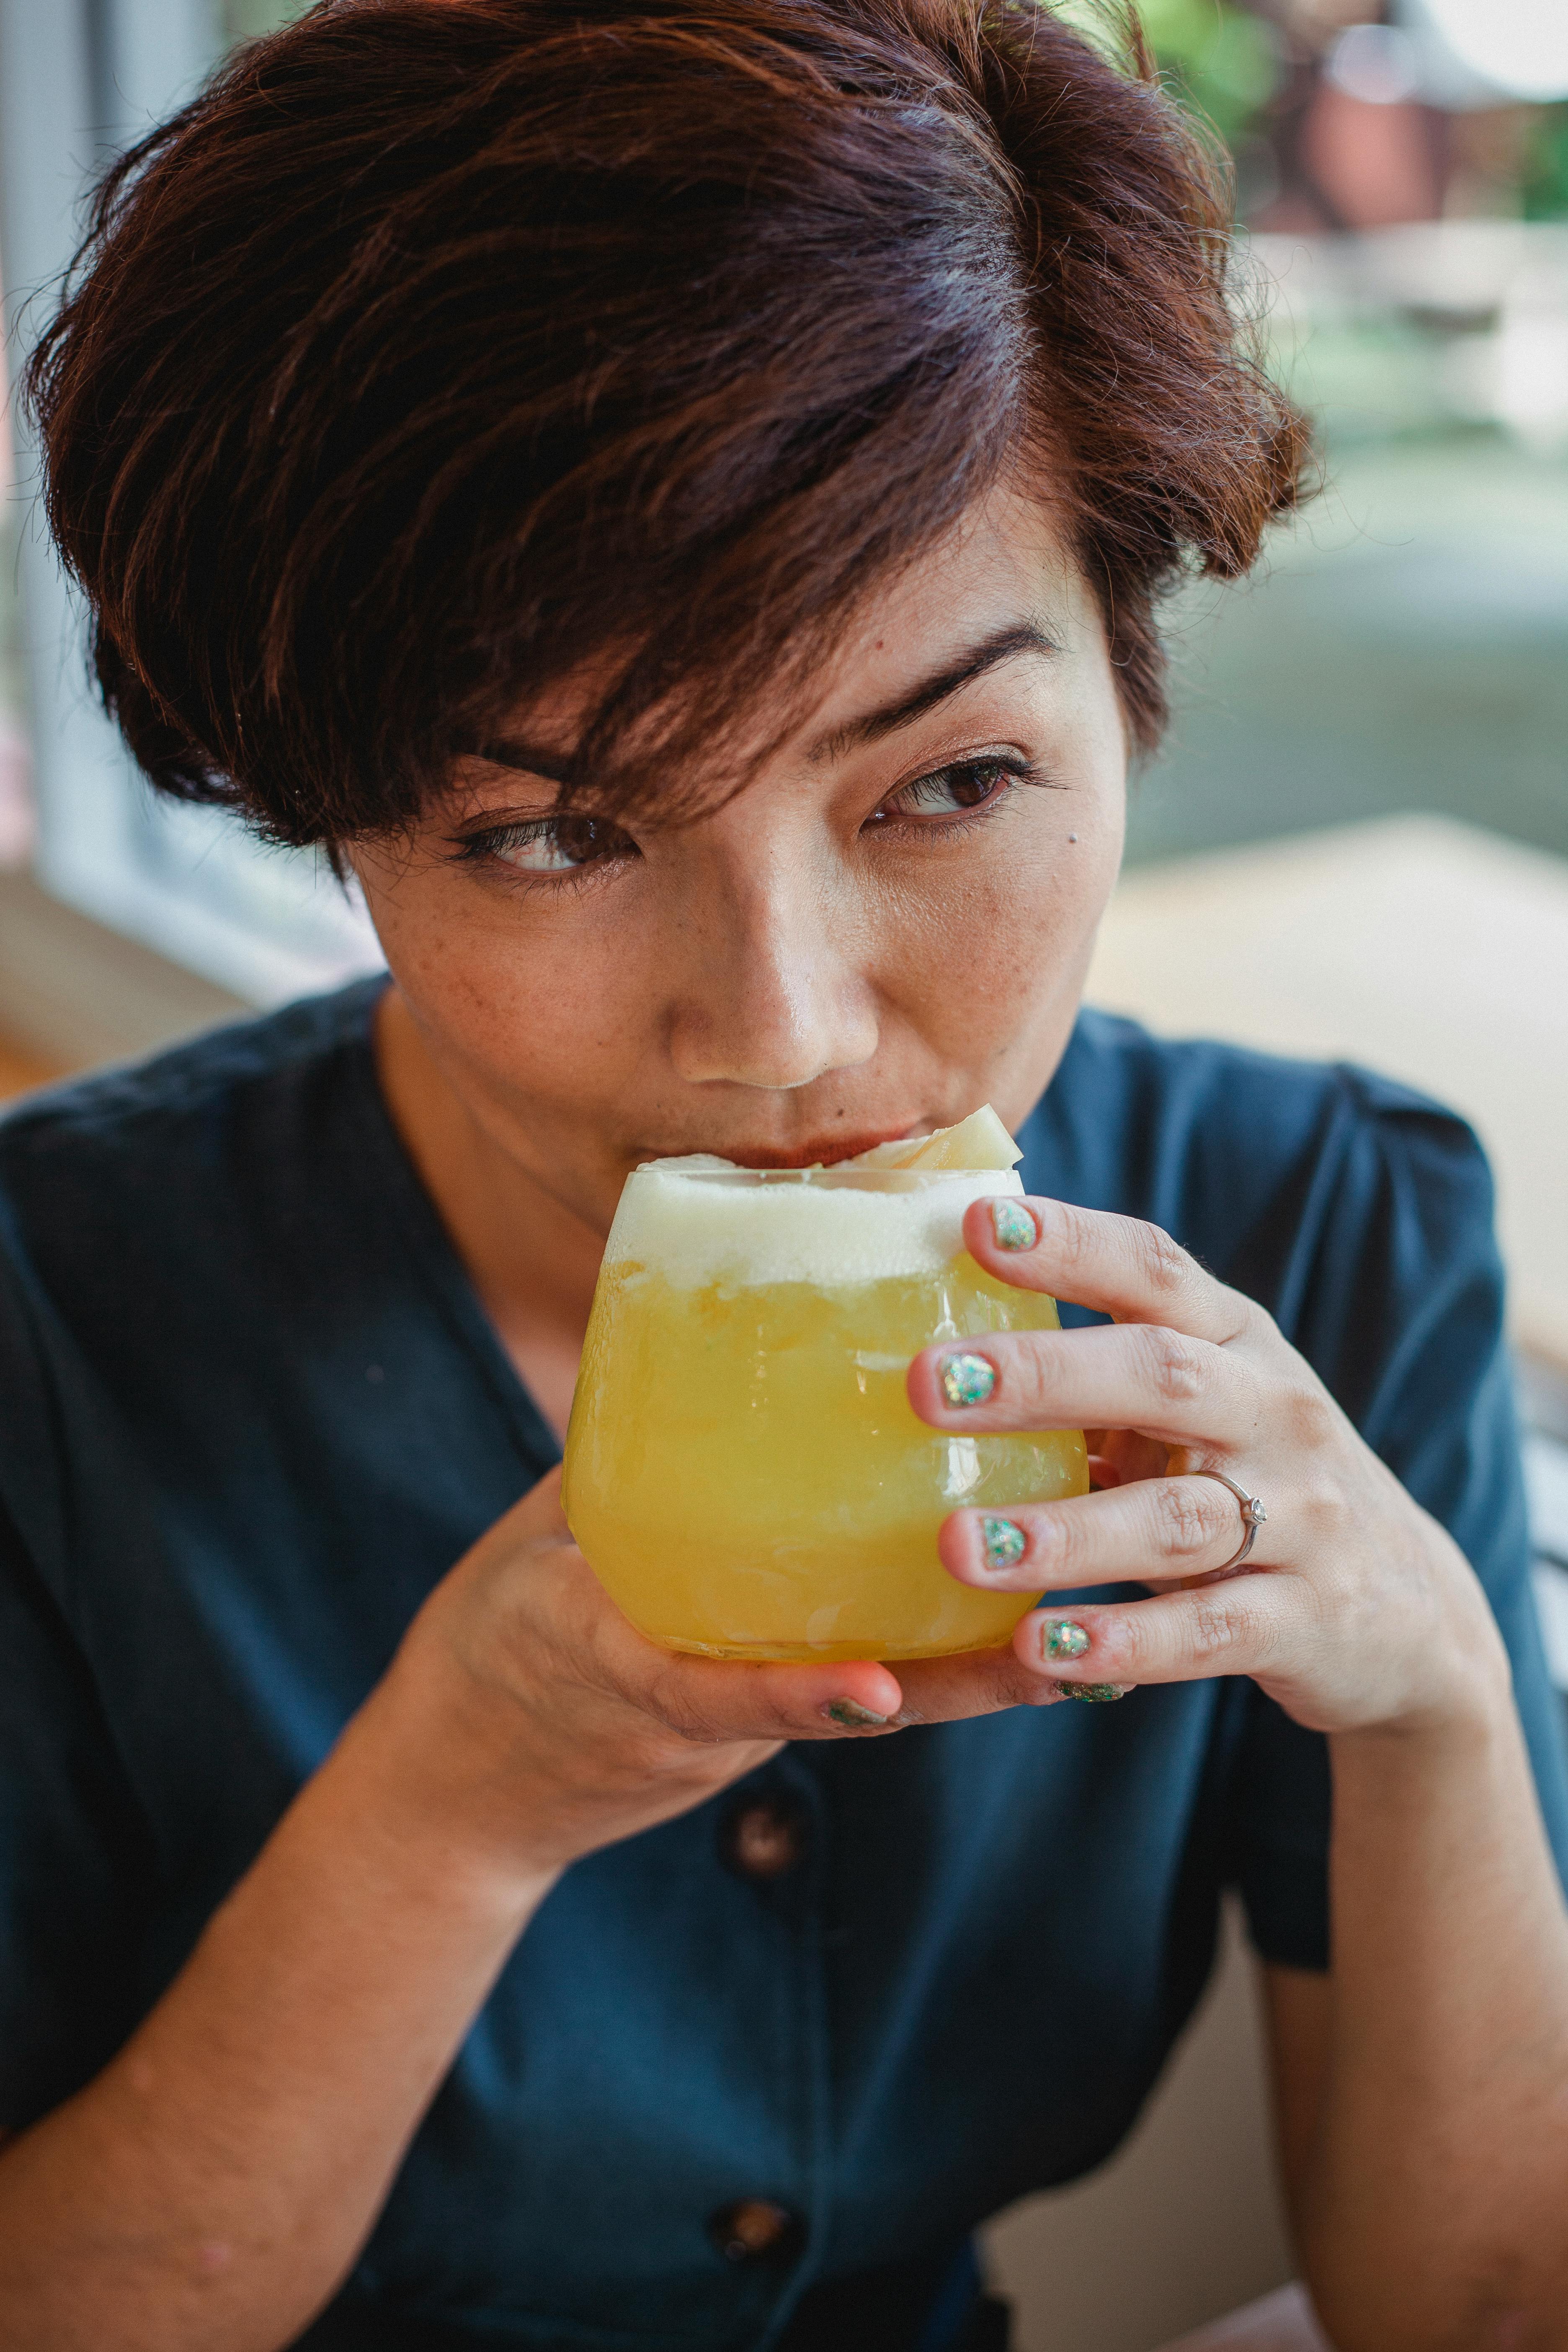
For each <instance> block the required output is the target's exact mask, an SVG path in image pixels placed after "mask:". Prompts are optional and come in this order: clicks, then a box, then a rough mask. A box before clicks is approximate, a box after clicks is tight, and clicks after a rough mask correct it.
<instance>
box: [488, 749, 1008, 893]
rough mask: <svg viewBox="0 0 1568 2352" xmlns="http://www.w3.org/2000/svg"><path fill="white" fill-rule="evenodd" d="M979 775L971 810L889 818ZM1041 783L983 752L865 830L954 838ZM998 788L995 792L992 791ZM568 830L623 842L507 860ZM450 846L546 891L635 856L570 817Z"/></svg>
mask: <svg viewBox="0 0 1568 2352" xmlns="http://www.w3.org/2000/svg"><path fill="white" fill-rule="evenodd" d="M985 774H989V775H990V776H991V777H992V778H993V782H992V784H991V788H990V790H989V791H988V792H987V793H986V796H985V798H984V800H981V801H977V802H976V803H974V805H973V807H971V808H965V809H958V810H954V811H952V813H951V814H948V815H946V816H943V817H936V816H931V817H920V816H915V815H912V814H906V815H904V816H903V817H902V819H901V820H900V818H899V817H897V816H894V815H891V814H889V803H893V802H896V801H899V800H901V799H902V798H904V797H905V796H906V795H907V794H910V793H919V792H921V790H922V789H924V788H927V787H930V786H933V785H936V784H937V783H938V782H939V781H940V779H942V777H944V776H977V775H985ZM1044 781H1045V779H1044V778H1043V777H1042V775H1041V774H1040V772H1039V770H1038V769H1037V768H1036V767H1035V766H1034V764H1033V762H1032V761H1028V760H1026V759H1023V758H1022V757H1021V756H1020V755H1019V754H1017V753H1016V752H987V753H985V754H984V755H983V756H980V757H976V758H972V759H967V760H948V761H944V762H943V763H942V766H941V767H940V768H931V769H928V770H927V772H926V773H925V774H924V775H921V776H912V777H911V778H910V782H908V783H907V784H900V785H899V787H898V788H897V790H896V791H894V792H892V793H889V795H888V797H887V799H886V800H885V801H883V802H882V803H879V806H878V807H877V808H876V809H874V810H873V811H872V813H871V815H870V816H869V817H868V819H867V821H866V829H867V830H868V831H870V830H873V829H875V830H880V829H881V828H882V827H884V826H887V825H889V824H891V825H893V826H894V827H895V828H896V827H897V826H898V825H899V824H900V822H901V823H902V824H903V825H905V826H906V827H908V828H909V829H910V830H912V831H915V832H918V833H920V834H921V835H923V836H924V837H925V838H926V839H928V840H929V839H931V837H932V836H933V835H934V836H935V837H937V838H938V839H942V840H945V839H948V838H950V837H951V836H952V835H954V834H962V833H966V832H968V831H969V830H970V829H971V827H973V825H976V824H984V822H985V821H986V819H987V818H989V817H992V816H994V815H995V814H996V813H997V811H998V810H999V809H1000V808H1001V807H1002V806H1003V805H1004V803H1005V802H1006V800H1007V799H1008V798H1009V796H1010V793H1011V790H1012V788H1013V786H1014V785H1016V784H1037V783H1042V782H1044ZM998 785H1000V787H1001V789H998ZM568 831H570V832H573V833H577V834H580V835H586V836H587V838H586V840H585V841H584V843H583V846H584V847H586V848H589V849H592V848H593V847H594V836H595V835H598V834H604V835H609V836H616V837H618V839H619V841H620V842H622V843H624V844H626V848H625V849H618V848H616V847H612V846H610V845H609V844H608V843H606V845H605V847H604V848H603V849H602V850H601V851H600V853H599V854H598V855H597V856H587V857H584V858H583V859H581V860H580V861H579V862H578V863H577V864H575V865H572V866H557V867H556V868H555V869H554V871H553V872H552V871H549V870H548V869H536V870H535V871H533V872H530V871H529V869H528V868H527V867H526V866H517V865H515V864H514V863H513V862H512V860H513V856H514V855H515V853H516V852H517V851H518V850H520V849H526V848H531V847H533V846H534V845H542V844H546V843H551V844H554V845H560V844H561V842H562V836H563V833H565V832H568ZM452 847H453V862H454V863H455V864H458V865H462V866H488V865H495V866H505V867H506V868H507V869H508V874H509V878H510V879H512V880H514V881H516V882H519V883H521V884H523V885H524V886H526V887H538V886H540V885H543V886H545V887H549V888H556V887H560V886H561V885H562V884H564V883H571V884H574V885H575V886H576V887H582V885H583V884H584V882H585V881H587V880H588V879H590V878H591V877H594V876H595V875H596V874H602V873H603V872H605V870H606V868H608V867H610V866H616V865H619V864H621V863H622V862H624V860H625V857H626V849H630V850H631V851H632V852H633V854H634V855H636V854H637V851H636V845H635V844H634V843H633V842H632V841H631V838H630V836H629V835H626V834H625V833H622V832H621V829H620V827H619V826H618V825H611V824H604V823H603V822H602V821H601V820H598V819H595V818H594V817H584V816H572V815H568V816H538V817H525V818H522V819H521V820H520V821H519V822H518V823H516V824H502V825H491V826H489V827H487V828H486V830H485V831H484V832H482V833H470V834H466V835H460V836H459V837H458V839H457V840H456V841H455V842H454V843H453V845H452Z"/></svg>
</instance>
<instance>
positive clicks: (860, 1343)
mask: <svg viewBox="0 0 1568 2352" xmlns="http://www.w3.org/2000/svg"><path fill="white" fill-rule="evenodd" d="M988 1116H990V1115H989V1114H988ZM965 1124H966V1126H967V1125H968V1122H966V1123H965ZM993 1124H994V1127H995V1128H996V1129H997V1131H998V1132H999V1133H1000V1134H1001V1135H1002V1137H1003V1139H1004V1141H1005V1140H1006V1138H1005V1129H1001V1127H1000V1122H998V1121H994V1119H993ZM950 1132H952V1133H954V1134H957V1133H959V1132H960V1130H950ZM940 1148H941V1147H940V1145H938V1146H937V1147H935V1149H936V1150H938V1151H940ZM900 1149H901V1150H904V1152H905V1153H906V1155H907V1153H908V1150H909V1147H900ZM878 1156H879V1155H872V1157H873V1158H876V1157H878ZM1021 1190H1022V1187H1021V1186H1020V1184H1019V1181H1018V1179H1017V1177H1016V1174H1014V1173H1013V1171H1012V1170H1011V1169H997V1168H994V1167H993V1168H981V1169H953V1168H945V1167H942V1166H937V1167H931V1166H927V1167H919V1166H917V1167H893V1166H888V1165H880V1166H877V1165H872V1166H866V1165H857V1164H849V1165H847V1166H841V1167H837V1168H828V1169H807V1170H804V1171H797V1170H781V1171H774V1170H766V1171H761V1170H754V1169H740V1168H734V1167H731V1166H730V1165H729V1164H728V1163H727V1162H725V1161H723V1160H710V1159H705V1158H700V1157H699V1158H694V1159H688V1160H655V1161H651V1162H649V1163H648V1164H647V1166H645V1167H642V1168H639V1169H637V1171H636V1172H635V1173H634V1174H633V1175H632V1176H631V1177H630V1179H629V1180H628V1181H627V1183H626V1190H625V1192H624V1193H623V1194H622V1197H621V1203H620V1207H619V1209H618V1211H617V1212H616V1220H615V1223H614V1226H613V1227H612V1229H611V1233H610V1238H609V1242H608V1244H607V1246H606V1249H605V1262H604V1267H603V1271H602V1272H601V1275H600V1277H599V1286H598V1290H597V1292H596V1294H595V1301H594V1309H593V1315H592V1318H591V1320H590V1322H589V1326H588V1336H587V1340H586V1343H585V1345H584V1353H583V1363H582V1370H581V1372H580V1375H579V1378H578V1382H577V1391H576V1397H575V1401H574V1405H573V1410H572V1423H571V1428H570V1431H569V1433H568V1438H567V1446H566V1469H565V1485H564V1496H565V1507H566V1516H567V1519H568V1521H569V1523H570V1525H571V1528H572V1532H573V1534H574V1537H575V1538H576V1539H577V1542H578V1543H579V1545H580V1546H581V1548H582V1549H583V1551H584V1555H585V1556H586V1558H587V1559H589V1561H590V1562H591V1563H592V1565H593V1567H594V1569H595V1572H596V1573H597V1575H598V1576H599V1578H600V1580H601V1581H602V1582H603V1583H604V1585H605V1588H606V1589H607V1591H609V1592H610V1594H611V1595H612V1597H613V1598H614V1599H615V1600H616V1601H617V1602H618V1604H619V1605H620V1607H621V1608H622V1609H623V1610H625V1612H626V1615H627V1616H628V1617H630V1618H631V1620H632V1621H633V1622H634V1623H635V1624H637V1625H638V1626H640V1627H641V1628H642V1630H643V1631H644V1633H647V1634H649V1635H651V1637H652V1638H653V1639H654V1640H655V1641H658V1642H661V1643H665V1644H666V1645H667V1646H668V1647H669V1648H672V1649H679V1650H695V1651H701V1652H705V1653H708V1654H711V1655H715V1656H721V1657H734V1658H753V1659H761V1658H796V1659H798V1658H858V1657H878V1658H900V1657H928V1656H933V1655H937V1654H942V1653H943V1652H947V1651H954V1650H971V1649H980V1648H984V1647H986V1646H989V1645H992V1644H995V1643H1002V1642H1005V1640H1006V1639H1007V1637H1008V1635H1009V1633H1011V1631H1012V1629H1013V1627H1014V1625H1015V1624H1016V1622H1017V1620H1018V1618H1019V1617H1020V1616H1021V1615H1022V1614H1023V1612H1024V1611H1025V1610H1026V1608H1027V1607H1028V1606H1029V1605H1030V1596H1028V1595H1021V1594H1018V1593H988V1592H980V1591H973V1590H972V1589H971V1588H970V1587H968V1586H965V1585H962V1584H959V1583H958V1582H956V1581H955V1580H954V1579H953V1578H952V1577H950V1576H949V1575H948V1574H947V1573H946V1571H945V1570H944V1569H943V1568H942V1565H941V1563H940V1561H939V1560H938V1559H937V1553H936V1532H937V1528H938V1527H939V1526H940V1524H941V1522H942V1519H943V1517H945V1516H946V1514H947V1513H948V1512H949V1511H951V1510H952V1509H953V1508H954V1507H957V1506H960V1505H965V1504H981V1505H985V1506H989V1507H1005V1506H1006V1505H1007V1504H1009V1503H1016V1502H1020V1501H1024V1500H1026V1499H1031V1498H1039V1499H1049V1498H1053V1497H1055V1496H1060V1495H1072V1494H1081V1493H1082V1492H1083V1491H1084V1490H1085V1489H1086V1488H1087V1486H1088V1483H1089V1478H1088V1469H1087V1464H1086V1457H1085V1452H1084V1444H1083V1438H1082V1436H1081V1434H1080V1433H1079V1432H1078V1431H1076V1430H1073V1431H1066V1430H1058V1431H1047V1432H1043V1433H1038V1434H1036V1435H1030V1436H980V1435H977V1436H973V1437H971V1436H965V1435H961V1434H952V1435H949V1434H945V1433H939V1432H938V1431H936V1430H933V1429H931V1428H929V1427H928V1426H927V1425H926V1424H925V1423H923V1422H921V1421H919V1420H917V1419H916V1417H915V1415H914V1413H913V1412H911V1411H910V1405H909V1402H908V1399H907V1397H906V1395H905V1392H904V1375H905V1372H906V1370H908V1367H909V1363H910V1358H911V1357H912V1356H914V1355H915V1354H916V1353H917V1352H918V1351H919V1350H920V1349H921V1348H923V1347H925V1346H927V1345H928V1344H929V1343H930V1342H931V1341H932V1340H936V1339H953V1340H962V1339H974V1338H978V1337H980V1336H982V1335H984V1333H986V1332H988V1331H1005V1330H1019V1329H1027V1328H1035V1329H1042V1328H1044V1329H1053V1330H1054V1329H1055V1328H1057V1313H1056V1307H1055V1305H1054V1304H1053V1302H1052V1301H1051V1300H1050V1299H1048V1298H1046V1297H1041V1296H1040V1295H1039V1294H1037V1293H1034V1292H1028V1291H1022V1290H1014V1289H1011V1288H1009V1287H1007V1286H1005V1285H1004V1284H1000V1283H997V1282H994V1281H992V1280H991V1279H990V1278H989V1277H988V1276H986V1275H984V1273H983V1272H982V1271H981V1269H980V1267H979V1266H978V1265H976V1264H975V1263H974V1261H973V1259H972V1258H971V1257H970V1256H969V1255H968V1253H967V1252H966V1251H965V1249H964V1248H963V1239H962V1234H961V1230H960V1228H961V1225H962V1221H963V1213H964V1210H965V1209H966V1208H967V1206H968V1205H969V1203H970V1202H971V1201H973V1200H978V1199H983V1198H984V1197H986V1196H988V1195H990V1194H993V1193H998V1192H1011V1193H1013V1194H1016V1193H1018V1192H1020V1191H1021Z"/></svg>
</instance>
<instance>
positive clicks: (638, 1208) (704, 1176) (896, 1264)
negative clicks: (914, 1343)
mask: <svg viewBox="0 0 1568 2352" xmlns="http://www.w3.org/2000/svg"><path fill="white" fill-rule="evenodd" d="M725 1171H728V1163H727V1162H726V1161H724V1160H713V1159H710V1158H708V1157H707V1156H706V1155H702V1154H694V1155H693V1156H692V1157H691V1158H690V1159H689V1160H650V1161H648V1162H647V1165H646V1166H644V1167H641V1168H638V1169H637V1170H636V1171H634V1172H633V1174H632V1175H631V1176H630V1177H628V1179H627V1181H626V1190H625V1192H623V1193H622V1194H621V1202H620V1206H619V1208H618V1209H617V1210H616V1221H615V1223H614V1224H613V1225H612V1226H611V1228H610V1238H609V1241H608V1243H607V1244H605V1265H606V1266H611V1265H624V1264H626V1263H627V1262H628V1261H629V1262H631V1263H633V1264H637V1265H646V1266H647V1267H648V1268H649V1269H650V1271H652V1272H655V1273H658V1274H660V1275H662V1276H664V1278H665V1279H666V1281H668V1282H670V1283H673V1284H674V1285H675V1286H676V1287H677V1288H678V1289H681V1290H695V1289H699V1288H705V1287H707V1286H709V1285H710V1284H718V1285H721V1286H723V1287H725V1288H735V1289H750V1288H752V1287H753V1286H760V1285H761V1284H763V1283H769V1282H810V1283H815V1284H816V1285H817V1286H820V1287H824V1288H826V1287H827V1286H834V1287H837V1286H841V1285H844V1284H847V1283H857V1282H886V1281H889V1279H893V1278H896V1277H898V1276H910V1275H931V1274H940V1273H942V1270H943V1268H944V1267H946V1266H949V1265H952V1261H953V1259H954V1258H955V1257H956V1256H957V1255H959V1253H960V1251H961V1250H962V1249H963V1213H964V1211H965V1209H967V1208H968V1206H969V1204H970V1202H971V1201H984V1200H989V1199H990V1198H991V1197H992V1196H993V1195H994V1194H995V1193H997V1192H1008V1193H1012V1194H1014V1195H1015V1196H1016V1195H1017V1194H1018V1193H1020V1192H1022V1191H1023V1189H1024V1187H1023V1185H1022V1183H1021V1182H1020V1181H1019V1179H1018V1176H1017V1173H1016V1171H1015V1170H1013V1169H1010V1168H1009V1169H1001V1168H979V1169H945V1168H944V1169H932V1170H930V1171H907V1172H901V1173H900V1174H897V1175H895V1174H893V1173H892V1171H888V1172H887V1173H886V1174H881V1173H880V1171H879V1175H880V1181H876V1182H872V1181H861V1182H859V1183H857V1182H855V1181H843V1180H842V1179H841V1180H840V1181H838V1182H837V1183H835V1182H831V1181H827V1182H825V1181H823V1179H822V1177H821V1175H820V1174H816V1173H814V1174H813V1175H812V1176H810V1177H808V1178H806V1179H805V1180H800V1179H787V1178H786V1179H784V1180H782V1181H781V1180H779V1179H776V1178H775V1179H773V1181H764V1182H761V1183H759V1182H757V1181H755V1179H754V1178H752V1180H751V1181H747V1179H746V1177H745V1176H744V1175H739V1174H737V1173H735V1172H733V1171H730V1172H728V1174H726V1172H725ZM884 1187H886V1189H884Z"/></svg>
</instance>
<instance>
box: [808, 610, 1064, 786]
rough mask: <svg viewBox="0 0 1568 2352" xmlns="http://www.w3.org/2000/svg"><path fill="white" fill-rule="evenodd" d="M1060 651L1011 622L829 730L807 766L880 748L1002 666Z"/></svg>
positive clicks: (1033, 626) (1025, 624) (1035, 630)
mask: <svg viewBox="0 0 1568 2352" xmlns="http://www.w3.org/2000/svg"><path fill="white" fill-rule="evenodd" d="M1060 651H1061V647H1060V646H1058V644H1057V643H1056V641H1055V639H1054V638H1052V637H1048V636H1047V635H1046V633H1045V631H1044V629H1042V628H1041V627H1040V626H1039V625H1038V624H1037V622H1034V621H1015V622H1013V623H1012V624H1011V625H1009V626H1008V627H1006V628H1005V629H994V630H993V631H992V633H991V635H989V636H986V637H982V638H981V639H980V640H979V642H978V643H977V644H975V645H973V646H968V647H967V648H966V649H965V651H963V653H961V654H959V655H958V656H957V657H956V658H955V659H954V660H952V661H950V662H948V663H946V664H945V665H944V666H943V667H942V668H941V669H939V670H933V671H932V672H931V676H930V677H925V678H922V679H921V683H920V684H919V685H918V686H916V687H912V688H910V691H909V693H908V694H901V695H900V697H899V699H898V700H897V702H887V703H884V704H883V705H882V706H881V708H880V709H877V710H867V711H863V712H862V713H861V715H860V717H859V718H858V719H846V720H845V721H844V723H843V725H842V726H841V727H834V728H831V729H830V730H828V732H827V733H826V735H823V736H819V737H818V739H817V740H816V742H815V743H814V744H813V745H812V748H811V751H810V754H809V756H810V758H811V759H812V760H813V761H824V760H840V759H842V758H843V756H844V754H845V752H846V751H858V749H859V748H860V746H861V745H862V744H866V743H877V742H880V740H881V739H882V737H883V736H884V735H892V734H894V733H896V732H897V730H899V729H900V727H908V726H909V725H910V723H911V722H912V721H913V720H914V719H923V718H924V716H925V714H926V712H927V711H928V710H934V709H936V707H937V705H938V704H939V703H942V702H945V701H947V699H948V698H949V697H950V696H951V695H954V694H957V693H958V692H959V691H960V689H961V688H963V687H966V686H970V685H973V681H974V680H975V679H976V678H977V677H984V676H985V675H986V673H987V672H988V671H989V670H994V669H995V668H997V667H999V666H1000V665H1001V664H1002V663H1003V662H1006V661H1015V660H1016V658H1017V657H1018V656H1019V655H1020V654H1055V653H1059V652H1060Z"/></svg>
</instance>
